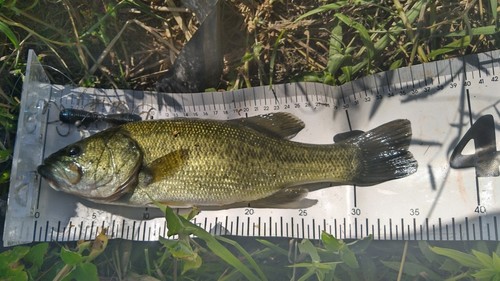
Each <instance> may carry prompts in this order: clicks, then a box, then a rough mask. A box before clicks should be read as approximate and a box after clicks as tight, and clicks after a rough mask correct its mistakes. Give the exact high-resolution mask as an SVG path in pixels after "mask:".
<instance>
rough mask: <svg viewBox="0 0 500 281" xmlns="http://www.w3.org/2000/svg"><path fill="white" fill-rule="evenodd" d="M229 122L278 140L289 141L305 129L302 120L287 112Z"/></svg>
mask: <svg viewBox="0 0 500 281" xmlns="http://www.w3.org/2000/svg"><path fill="white" fill-rule="evenodd" d="M229 122H231V123H234V124H239V125H243V126H245V127H248V128H251V129H253V130H255V131H258V132H261V133H264V134H266V135H269V136H271V137H275V138H279V139H291V138H293V137H294V136H295V135H296V134H297V133H298V132H300V131H301V130H302V129H304V127H305V125H304V122H302V120H300V119H298V118H297V117H295V116H294V115H293V114H290V113H287V112H277V113H270V114H263V115H257V116H252V117H248V118H240V119H234V120H230V121H229Z"/></svg>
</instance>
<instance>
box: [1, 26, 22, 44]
mask: <svg viewBox="0 0 500 281" xmlns="http://www.w3.org/2000/svg"><path fill="white" fill-rule="evenodd" d="M0 32H2V33H3V34H5V36H7V38H9V40H10V42H11V43H12V45H14V47H16V49H17V48H19V41H18V40H17V37H16V35H15V34H14V32H12V30H11V29H10V28H9V26H8V25H6V24H5V23H3V22H1V21H0Z"/></svg>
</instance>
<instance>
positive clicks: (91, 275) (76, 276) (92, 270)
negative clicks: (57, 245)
mask: <svg viewBox="0 0 500 281" xmlns="http://www.w3.org/2000/svg"><path fill="white" fill-rule="evenodd" d="M63 280H76V281H80V280H81V281H99V275H98V273H97V267H96V266H95V264H93V263H87V262H86V263H80V264H78V265H77V266H76V267H75V269H74V270H73V271H71V273H70V274H68V276H66V277H65V278H64V279H63Z"/></svg>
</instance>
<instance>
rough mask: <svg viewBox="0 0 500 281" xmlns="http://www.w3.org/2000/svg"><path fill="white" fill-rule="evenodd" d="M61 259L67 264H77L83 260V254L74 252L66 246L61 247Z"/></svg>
mask: <svg viewBox="0 0 500 281" xmlns="http://www.w3.org/2000/svg"><path fill="white" fill-rule="evenodd" d="M61 259H62V261H63V262H64V263H65V264H67V265H77V264H79V263H82V261H83V257H82V255H80V254H79V253H75V252H72V251H70V250H68V249H66V248H64V247H61Z"/></svg>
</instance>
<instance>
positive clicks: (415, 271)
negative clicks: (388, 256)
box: [382, 261, 442, 280]
mask: <svg viewBox="0 0 500 281" xmlns="http://www.w3.org/2000/svg"><path fill="white" fill-rule="evenodd" d="M382 264H383V265H385V266H387V267H388V268H390V269H392V270H394V271H396V272H399V270H400V266H401V262H399V261H382ZM403 272H404V273H405V274H408V275H410V276H412V277H416V276H428V278H429V279H431V280H442V276H440V275H439V274H437V273H436V272H434V271H432V270H431V269H430V268H428V267H425V266H423V265H421V264H419V263H415V262H408V261H407V262H405V264H404V265H403Z"/></svg>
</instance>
